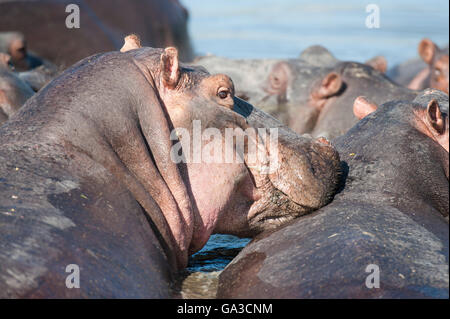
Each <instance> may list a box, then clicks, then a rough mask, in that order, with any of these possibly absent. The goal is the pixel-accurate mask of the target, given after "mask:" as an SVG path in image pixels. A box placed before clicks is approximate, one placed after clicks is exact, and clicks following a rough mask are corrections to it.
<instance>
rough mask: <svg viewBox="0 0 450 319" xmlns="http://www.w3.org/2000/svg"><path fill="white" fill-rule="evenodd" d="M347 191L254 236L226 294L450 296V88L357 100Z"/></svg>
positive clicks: (233, 268)
mask: <svg viewBox="0 0 450 319" xmlns="http://www.w3.org/2000/svg"><path fill="white" fill-rule="evenodd" d="M354 108H355V114H357V115H358V116H360V117H361V118H362V120H361V121H359V122H358V123H357V124H356V125H355V126H354V127H353V128H352V129H350V130H349V131H348V132H347V133H346V134H345V135H344V136H341V137H339V138H338V139H336V140H335V142H334V143H333V145H335V147H336V148H337V149H338V151H339V153H340V155H341V159H342V173H343V174H342V180H341V183H340V185H341V186H340V188H339V190H338V194H337V195H336V196H335V198H334V200H333V201H332V202H331V203H330V204H329V205H327V206H325V207H323V208H321V209H319V210H317V211H316V212H314V213H313V214H310V215H307V216H303V217H300V218H299V219H296V220H294V221H292V222H290V223H288V224H286V225H284V226H282V227H281V228H279V229H277V230H275V231H272V232H264V233H262V234H260V235H258V236H257V237H256V238H255V239H253V241H252V242H250V243H249V244H248V245H247V246H246V247H245V248H244V249H243V250H242V251H241V252H240V253H239V255H238V256H237V257H235V259H234V260H233V261H232V262H231V263H230V264H228V266H227V267H226V268H225V270H224V271H223V272H222V273H221V274H220V277H219V286H218V297H219V298H448V297H449V293H448V292H449V268H448V266H449V259H448V252H449V227H448V214H449V182H448V176H449V157H448V149H449V120H448V114H449V113H448V95H446V94H444V93H443V92H440V91H438V90H426V91H424V92H422V93H421V94H420V95H419V96H418V97H417V98H416V99H415V100H413V101H401V100H397V101H390V102H387V103H385V104H383V105H381V106H379V107H378V106H377V105H376V104H375V103H373V102H372V101H369V100H367V98H365V97H358V98H357V99H356V100H355V103H354Z"/></svg>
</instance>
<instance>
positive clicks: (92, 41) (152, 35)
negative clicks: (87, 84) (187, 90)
mask: <svg viewBox="0 0 450 319" xmlns="http://www.w3.org/2000/svg"><path fill="white" fill-rule="evenodd" d="M69 4H76V5H78V6H79V8H80V28H78V29H77V28H72V29H69V28H66V26H65V21H66V18H67V16H69V14H70V13H66V6H67V5H69ZM187 20H188V12H187V10H186V9H185V8H184V7H183V6H182V5H181V4H180V2H179V1H178V0H37V1H27V0H8V1H1V2H0V31H20V32H21V33H22V34H23V35H24V36H25V39H26V44H27V47H28V48H30V49H31V50H32V51H33V52H35V54H36V55H37V56H39V57H42V58H44V59H48V60H49V61H51V62H53V63H55V64H56V65H57V66H58V67H59V66H62V67H64V68H66V67H68V66H70V65H71V64H73V63H75V62H77V61H79V60H81V59H83V58H85V57H87V56H90V55H92V54H94V53H98V52H106V51H113V50H118V49H120V47H121V46H122V39H123V37H124V36H125V35H127V34H129V33H133V32H136V33H138V34H139V35H140V36H141V39H142V43H143V45H147V46H153V47H165V46H175V47H177V48H178V49H179V51H180V54H181V58H182V60H183V61H190V60H192V58H193V49H192V46H191V43H190V39H189V35H188V33H187ZM44 21H45V22H44ZM67 39H70V41H67ZM0 41H1V38H0Z"/></svg>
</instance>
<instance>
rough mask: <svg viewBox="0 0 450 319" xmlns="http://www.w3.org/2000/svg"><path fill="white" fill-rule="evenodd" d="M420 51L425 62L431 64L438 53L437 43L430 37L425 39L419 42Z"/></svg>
mask: <svg viewBox="0 0 450 319" xmlns="http://www.w3.org/2000/svg"><path fill="white" fill-rule="evenodd" d="M418 51H419V55H420V56H421V57H422V59H423V60H424V61H425V63H427V64H430V63H431V62H432V61H433V57H434V54H435V53H436V45H435V44H434V43H433V41H431V40H430V39H423V40H422V41H420V43H419V48H418Z"/></svg>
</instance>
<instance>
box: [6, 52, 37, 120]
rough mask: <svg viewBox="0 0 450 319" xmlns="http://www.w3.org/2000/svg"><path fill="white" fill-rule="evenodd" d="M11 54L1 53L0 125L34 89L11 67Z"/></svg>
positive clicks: (31, 94)
mask: <svg viewBox="0 0 450 319" xmlns="http://www.w3.org/2000/svg"><path fill="white" fill-rule="evenodd" d="M9 61H10V56H9V55H7V54H4V53H0V125H2V123H3V122H5V121H6V120H8V118H9V117H11V116H12V115H13V114H14V113H15V112H16V111H17V110H18V109H19V108H20V107H21V106H22V105H23V104H24V103H25V102H26V101H27V100H28V99H29V98H30V97H31V96H33V94H34V91H33V89H32V88H31V86H30V85H29V84H28V83H27V82H26V81H24V80H22V79H21V78H20V77H19V76H18V75H17V74H15V73H14V72H12V70H11V69H10V68H9Z"/></svg>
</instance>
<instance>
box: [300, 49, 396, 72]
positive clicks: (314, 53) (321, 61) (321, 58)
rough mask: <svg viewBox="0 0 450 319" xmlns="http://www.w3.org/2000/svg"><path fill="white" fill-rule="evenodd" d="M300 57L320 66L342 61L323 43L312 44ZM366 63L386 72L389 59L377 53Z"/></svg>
mask: <svg viewBox="0 0 450 319" xmlns="http://www.w3.org/2000/svg"><path fill="white" fill-rule="evenodd" d="M299 59H301V60H303V61H305V62H307V63H309V64H311V65H313V66H318V67H327V66H329V67H331V66H335V65H337V64H338V63H340V62H342V61H340V60H338V59H337V58H336V57H335V56H334V55H333V54H332V53H331V52H330V51H329V50H328V49H327V48H325V47H323V46H321V45H312V46H310V47H307V48H306V49H305V50H303V51H302V52H301V53H300V55H299ZM364 64H367V65H369V66H371V67H372V68H374V69H375V70H378V71H380V72H381V73H385V72H386V70H387V60H386V58H385V57H384V56H382V55H377V56H375V57H373V58H371V59H369V60H367V61H366V62H364Z"/></svg>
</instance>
